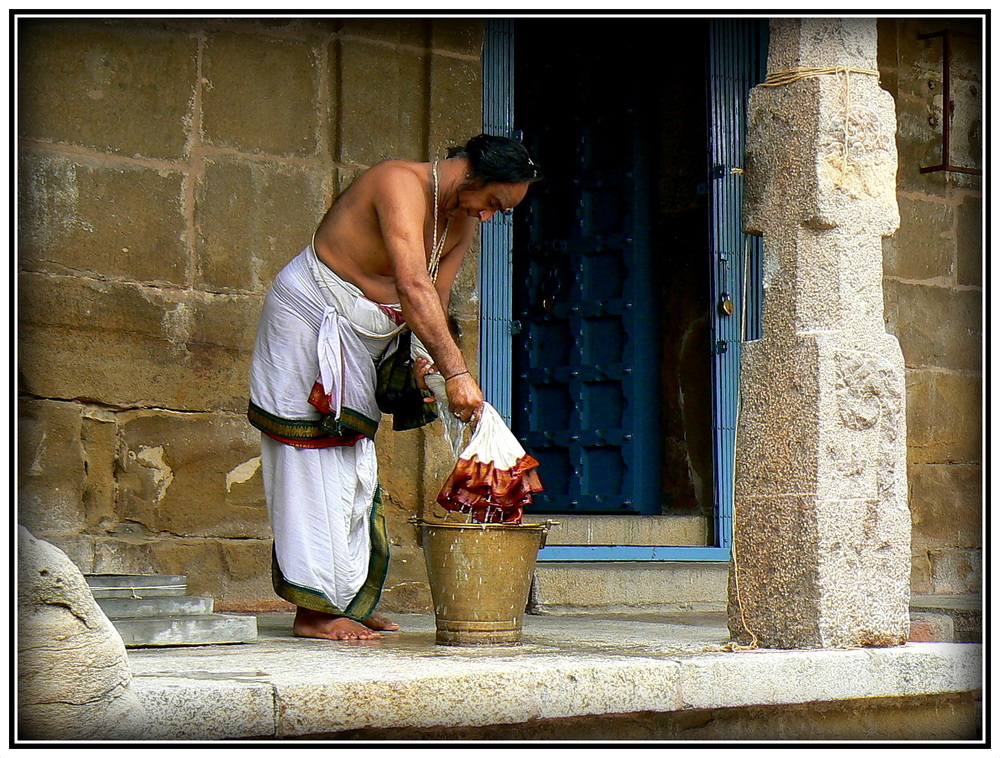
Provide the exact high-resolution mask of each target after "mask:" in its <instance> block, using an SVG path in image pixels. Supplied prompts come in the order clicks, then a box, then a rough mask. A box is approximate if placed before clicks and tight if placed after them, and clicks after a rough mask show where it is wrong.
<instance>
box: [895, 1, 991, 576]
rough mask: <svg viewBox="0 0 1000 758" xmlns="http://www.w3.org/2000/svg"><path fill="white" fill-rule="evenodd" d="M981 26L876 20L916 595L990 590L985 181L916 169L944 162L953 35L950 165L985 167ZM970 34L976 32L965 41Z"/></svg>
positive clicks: (939, 21)
mask: <svg viewBox="0 0 1000 758" xmlns="http://www.w3.org/2000/svg"><path fill="white" fill-rule="evenodd" d="M979 27H980V25H979V23H978V22H974V21H962V20H956V19H919V20H915V19H894V20H883V21H881V22H880V23H879V70H880V72H881V73H882V86H883V87H884V88H885V89H887V90H888V91H889V92H890V93H891V94H892V95H893V97H894V98H895V100H896V118H897V122H898V129H897V134H896V145H897V149H898V152H899V173H898V177H897V182H898V192H897V195H898V199H899V215H900V225H899V231H898V232H897V233H896V235H895V236H894V237H891V238H888V239H886V240H885V243H884V245H883V261H884V273H885V278H884V288H885V320H886V328H887V330H888V331H889V332H890V333H892V334H894V335H896V336H897V337H898V339H899V342H900V346H901V347H902V350H903V357H904V360H905V363H906V394H907V421H906V423H907V428H908V446H907V450H908V475H909V500H910V510H911V512H912V517H913V542H912V547H913V574H912V582H911V588H912V591H913V592H914V593H916V594H948V593H975V592H980V591H981V588H982V552H981V548H982V544H983V542H982V540H983V533H982V511H983V488H982V482H983V469H982V465H983V460H982V449H983V436H982V435H983V430H982V408H983V402H982V401H983V375H982V361H983V353H982V344H983V279H982V274H983V238H982V228H983V227H982V223H983V217H982V214H983V200H982V181H983V180H982V177H981V176H973V175H969V174H964V173H955V172H935V173H923V174H922V173H920V168H921V167H927V166H935V165H938V164H940V163H941V162H942V128H943V122H944V119H945V117H946V116H945V105H944V98H943V84H944V82H943V77H944V69H943V66H944V60H943V46H942V41H941V39H928V40H921V39H919V35H921V34H927V33H933V32H938V31H941V30H942V29H945V28H950V29H952V30H953V32H956V33H957V34H956V36H954V37H953V40H952V68H951V77H952V78H951V99H952V100H953V101H954V103H955V106H954V112H953V115H952V136H951V156H950V163H951V164H952V165H954V166H961V167H968V168H979V169H982V168H983V158H982V155H983V153H982V148H983V134H982V107H983V106H982V103H983V96H982V55H983V51H982V46H981V44H980V42H979V41H978V38H979V35H980V29H979ZM961 35H972V36H961Z"/></svg>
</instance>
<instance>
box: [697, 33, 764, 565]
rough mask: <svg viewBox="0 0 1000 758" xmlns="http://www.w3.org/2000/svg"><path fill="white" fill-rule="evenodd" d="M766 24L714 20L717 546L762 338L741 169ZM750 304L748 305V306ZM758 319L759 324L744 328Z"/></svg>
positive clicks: (722, 540)
mask: <svg viewBox="0 0 1000 758" xmlns="http://www.w3.org/2000/svg"><path fill="white" fill-rule="evenodd" d="M762 23H764V24H766V22H761V21H754V20H740V19H719V20H713V21H712V22H710V24H709V101H710V108H711V120H712V126H711V130H710V133H711V144H710V146H709V178H710V182H709V192H710V195H711V201H712V202H711V208H712V217H711V220H710V227H711V228H710V250H711V256H712V272H713V278H712V314H711V323H712V346H713V361H712V395H713V398H712V412H713V413H712V435H713V458H714V464H715V476H714V486H715V503H716V515H715V524H714V526H715V544H716V545H717V546H718V547H729V546H730V545H731V544H732V523H733V475H734V470H735V465H734V464H735V455H736V418H737V412H738V399H739V378H740V346H741V343H742V341H743V339H744V338H745V337H744V335H745V334H746V336H747V337H751V335H754V336H759V323H760V319H759V317H758V316H757V310H758V308H759V304H760V297H759V296H758V293H757V292H754V293H753V302H751V301H750V300H751V292H750V289H751V288H750V286H749V284H750V276H749V275H750V274H753V278H754V280H755V286H756V283H757V279H758V271H759V257H760V256H759V240H755V239H754V238H750V237H748V236H747V235H745V234H744V233H743V225H742V209H743V177H742V174H741V173H739V170H740V169H742V167H743V155H744V152H745V135H746V115H747V114H746V104H747V97H748V94H749V91H750V88H751V87H752V86H754V85H755V84H756V83H757V81H759V79H757V78H756V75H757V73H758V70H759V66H758V65H757V61H758V60H759V58H760V56H761V54H762V50H761V47H760V44H759V41H760V34H759V32H758V28H757V27H758V25H760V24H762ZM745 306H746V307H745ZM751 319H753V321H752V323H753V327H752V328H745V325H746V324H748V323H750V322H751Z"/></svg>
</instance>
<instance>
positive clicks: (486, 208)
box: [457, 181, 528, 221]
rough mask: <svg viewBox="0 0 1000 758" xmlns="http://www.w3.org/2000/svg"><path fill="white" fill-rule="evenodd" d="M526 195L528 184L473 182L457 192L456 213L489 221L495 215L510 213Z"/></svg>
mask: <svg viewBox="0 0 1000 758" xmlns="http://www.w3.org/2000/svg"><path fill="white" fill-rule="evenodd" d="M527 194H528V182H516V183H508V182H488V183H485V184H484V183H482V182H478V181H473V182H472V183H471V184H469V185H468V186H467V187H465V188H463V189H460V190H459V192H458V211H457V212H458V213H464V214H466V215H468V216H472V217H473V218H478V219H479V220H480V221H489V220H490V219H491V218H493V216H494V215H495V214H497V213H502V212H504V211H512V210H514V208H515V207H517V205H518V203H520V202H521V201H522V200H524V196H525V195H527Z"/></svg>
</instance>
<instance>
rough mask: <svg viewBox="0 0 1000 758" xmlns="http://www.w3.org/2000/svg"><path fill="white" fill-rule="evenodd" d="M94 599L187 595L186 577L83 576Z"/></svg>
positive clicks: (156, 575) (142, 575)
mask: <svg viewBox="0 0 1000 758" xmlns="http://www.w3.org/2000/svg"><path fill="white" fill-rule="evenodd" d="M83 576H84V578H85V579H86V580H87V584H88V585H89V586H90V591H91V593H93V595H94V597H95V598H104V597H122V598H147V597H163V596H177V595H186V594H187V577H186V576H178V575H175V574H84V575H83Z"/></svg>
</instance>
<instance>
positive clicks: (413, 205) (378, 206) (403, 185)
mask: <svg viewBox="0 0 1000 758" xmlns="http://www.w3.org/2000/svg"><path fill="white" fill-rule="evenodd" d="M383 179H384V181H383V182H382V186H381V187H379V188H377V191H376V192H375V195H374V201H373V202H374V206H375V212H376V214H377V217H378V223H379V228H380V231H381V233H382V240H383V243H384V244H385V247H386V250H387V251H388V253H389V259H390V262H391V264H392V268H393V276H394V278H395V284H396V293H397V295H398V296H399V303H400V306H401V308H402V310H403V316H404V318H405V319H406V322H407V324H409V326H410V328H411V329H412V330H413V332H414V333H415V334H416V335H417V337H419V338H420V341H421V342H423V343H424V347H426V348H427V351H428V352H429V353H430V354H431V357H432V358H433V359H434V364H435V365H436V366H437V368H438V370H439V371H440V372H441V374H442V375H443V376H444V377H445V379H446V380H447V383H446V385H445V386H446V389H447V392H448V401H449V406H450V409H451V411H452V412H453V413H455V414H456V415H458V416H459V417H460V418H462V419H464V420H466V421H468V420H469V419H470V418H471V417H472V416H473V415H474V414H475V413H477V412H478V411H479V408H480V407H481V406H482V403H483V394H482V391H481V390H480V389H479V385H478V384H477V383H476V381H475V379H473V378H472V376H471V375H470V374H469V373H466V371H467V370H466V367H465V360H464V358H463V357H462V353H461V351H460V350H459V349H458V345H457V344H455V340H454V338H453V337H452V336H451V332H450V331H449V329H448V322H447V318H446V315H445V310H444V304H443V303H442V299H441V296H440V294H439V292H438V290H437V289H436V288H435V286H434V283H433V282H432V281H431V278H430V276H429V275H428V273H427V258H426V251H425V248H424V234H423V229H424V222H425V220H426V215H427V208H426V202H425V199H424V188H423V186H422V183H421V181H420V179H419V177H417V176H416V175H415V174H413V173H411V172H409V171H399V172H393V174H392V175H390V176H388V177H384V178H383ZM458 252H459V251H458V250H454V251H452V252H451V254H449V255H448V256H447V258H449V259H453V256H455V254H456V253H458ZM445 263H446V262H445V261H442V266H445ZM447 263H448V264H450V265H449V266H448V268H451V266H452V265H454V264H452V262H451V261H447ZM456 272H457V267H455V268H454V270H453V271H450V277H443V278H450V279H451V280H452V281H453V280H454V277H455V273H456ZM442 284H443V282H442ZM449 377H454V378H449Z"/></svg>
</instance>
